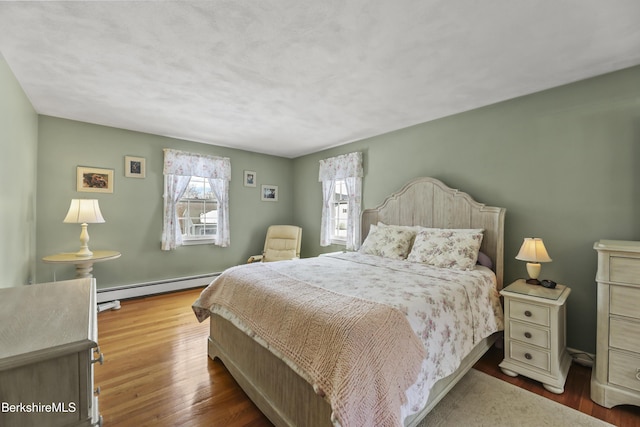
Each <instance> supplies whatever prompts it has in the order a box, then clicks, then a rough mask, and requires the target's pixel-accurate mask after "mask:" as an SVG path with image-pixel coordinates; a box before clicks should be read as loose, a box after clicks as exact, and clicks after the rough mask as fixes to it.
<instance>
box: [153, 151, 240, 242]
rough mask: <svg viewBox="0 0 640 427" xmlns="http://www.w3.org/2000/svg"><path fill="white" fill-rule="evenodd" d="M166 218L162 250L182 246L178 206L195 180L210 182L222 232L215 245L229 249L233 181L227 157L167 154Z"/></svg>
mask: <svg viewBox="0 0 640 427" xmlns="http://www.w3.org/2000/svg"><path fill="white" fill-rule="evenodd" d="M163 173H164V196H163V197H164V217H163V227H162V250H165V251H168V250H171V249H175V248H176V247H178V246H180V245H182V232H181V230H180V225H179V223H178V213H177V212H176V204H177V202H178V200H180V197H182V195H183V194H184V191H185V190H186V188H187V186H188V185H189V180H190V179H191V177H192V176H198V177H202V178H208V180H209V185H211V189H212V190H213V192H214V193H215V195H216V198H217V199H218V209H217V210H218V232H217V234H216V238H215V241H214V243H215V244H216V245H218V246H222V247H226V246H229V244H230V236H229V181H230V180H231V161H230V160H229V158H227V157H216V156H208V155H203V154H196V153H189V152H186V151H178V150H171V149H168V148H165V150H164V171H163Z"/></svg>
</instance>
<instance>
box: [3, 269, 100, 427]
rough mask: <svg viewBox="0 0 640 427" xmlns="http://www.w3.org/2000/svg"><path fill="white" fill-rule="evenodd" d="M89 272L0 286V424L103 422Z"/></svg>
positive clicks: (93, 294) (8, 426) (92, 284)
mask: <svg viewBox="0 0 640 427" xmlns="http://www.w3.org/2000/svg"><path fill="white" fill-rule="evenodd" d="M97 339H98V335H97V314H96V284H95V279H92V278H85V279H75V280H68V281H60V282H55V283H44V284H37V285H29V286H27V285H23V286H17V287H12V288H4V289H0V406H1V408H0V426H2V427H14V426H15V427H30V426H34V427H35V426H39V427H40V426H47V427H63V426H64V427H71V426H92V425H96V424H101V422H102V420H101V417H100V416H99V414H98V398H97V396H96V394H97V393H95V392H94V385H93V365H94V363H96V362H99V363H102V355H101V354H100V350H99V348H98V345H97Z"/></svg>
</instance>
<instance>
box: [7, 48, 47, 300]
mask: <svg viewBox="0 0 640 427" xmlns="http://www.w3.org/2000/svg"><path fill="white" fill-rule="evenodd" d="M0 94H1V95H0V150H1V151H2V156H0V182H1V183H2V185H1V186H0V288H4V287H10V286H18V285H23V284H26V283H29V282H31V281H34V280H35V266H36V255H35V254H36V233H35V231H36V225H35V224H36V222H35V221H36V217H35V209H36V160H37V149H38V115H37V113H36V112H35V110H34V109H33V107H32V106H31V102H29V99H28V98H27V96H26V95H25V93H24V92H23V90H22V88H21V87H20V85H19V84H18V82H17V80H16V79H15V77H14V75H13V73H12V72H11V70H10V69H9V66H8V65H7V63H6V61H5V60H4V58H3V57H2V55H1V54H0Z"/></svg>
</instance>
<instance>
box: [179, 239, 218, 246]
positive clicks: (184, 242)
mask: <svg viewBox="0 0 640 427" xmlns="http://www.w3.org/2000/svg"><path fill="white" fill-rule="evenodd" d="M214 243H215V240H214V239H213V238H207V239H189V240H187V239H183V240H182V246H195V245H213V244H214Z"/></svg>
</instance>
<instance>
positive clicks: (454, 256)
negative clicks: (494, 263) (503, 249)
mask: <svg viewBox="0 0 640 427" xmlns="http://www.w3.org/2000/svg"><path fill="white" fill-rule="evenodd" d="M482 231H483V230H470V229H423V230H421V231H420V232H419V233H418V234H417V235H416V238H415V240H414V242H413V248H412V249H411V253H410V254H409V256H408V257H407V261H411V262H419V263H423V264H427V265H430V266H433V267H439V268H453V269H457V270H472V269H473V268H474V266H475V265H476V262H477V261H478V251H479V250H480V245H481V244H482V237H483V234H482Z"/></svg>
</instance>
